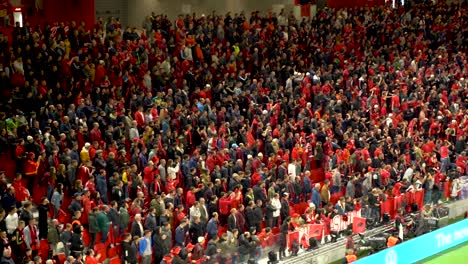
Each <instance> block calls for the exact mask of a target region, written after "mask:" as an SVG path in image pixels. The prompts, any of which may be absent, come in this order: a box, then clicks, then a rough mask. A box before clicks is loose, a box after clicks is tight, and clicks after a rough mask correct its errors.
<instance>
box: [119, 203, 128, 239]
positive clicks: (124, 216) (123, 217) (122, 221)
mask: <svg viewBox="0 0 468 264" xmlns="http://www.w3.org/2000/svg"><path fill="white" fill-rule="evenodd" d="M127 208H128V204H127V203H123V204H122V206H121V207H120V209H119V230H120V233H119V235H123V234H124V232H125V230H126V229H127V228H128V225H129V224H130V214H129V213H128V210H127Z"/></svg>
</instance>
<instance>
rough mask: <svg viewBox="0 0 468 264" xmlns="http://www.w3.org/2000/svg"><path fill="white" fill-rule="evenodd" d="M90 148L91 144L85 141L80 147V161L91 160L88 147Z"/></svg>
mask: <svg viewBox="0 0 468 264" xmlns="http://www.w3.org/2000/svg"><path fill="white" fill-rule="evenodd" d="M90 148H91V144H90V143H88V142H86V144H85V145H84V146H83V148H82V149H81V152H80V160H81V163H85V162H87V161H89V160H91V158H90V157H89V149H90Z"/></svg>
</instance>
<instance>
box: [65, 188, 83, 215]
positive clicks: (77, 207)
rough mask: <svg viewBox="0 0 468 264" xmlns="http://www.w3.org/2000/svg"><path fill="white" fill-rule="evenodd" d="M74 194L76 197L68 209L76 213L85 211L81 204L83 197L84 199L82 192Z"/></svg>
mask: <svg viewBox="0 0 468 264" xmlns="http://www.w3.org/2000/svg"><path fill="white" fill-rule="evenodd" d="M73 196H74V199H73V200H72V202H71V203H70V205H69V206H68V210H69V211H70V212H71V213H73V214H74V213H75V212H76V211H83V206H82V205H81V199H82V196H81V193H79V192H77V193H75V194H74V195H73Z"/></svg>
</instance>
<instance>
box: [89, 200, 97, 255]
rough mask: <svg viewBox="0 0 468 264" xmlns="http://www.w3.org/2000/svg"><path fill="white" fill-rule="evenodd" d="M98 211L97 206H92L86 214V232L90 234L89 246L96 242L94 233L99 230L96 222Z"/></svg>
mask: <svg viewBox="0 0 468 264" xmlns="http://www.w3.org/2000/svg"><path fill="white" fill-rule="evenodd" d="M98 213H99V208H97V207H94V208H93V211H92V212H91V213H90V214H89V216H88V221H89V226H88V232H89V234H90V235H91V243H90V244H89V247H90V248H94V244H95V243H96V235H97V233H98V232H99V226H98V223H97V219H96V217H97V214H98Z"/></svg>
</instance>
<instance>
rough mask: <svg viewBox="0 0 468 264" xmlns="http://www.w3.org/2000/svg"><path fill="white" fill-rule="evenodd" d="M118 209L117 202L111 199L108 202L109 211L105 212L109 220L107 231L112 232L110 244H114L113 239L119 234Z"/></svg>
mask: <svg viewBox="0 0 468 264" xmlns="http://www.w3.org/2000/svg"><path fill="white" fill-rule="evenodd" d="M117 209H118V204H117V202H116V201H112V202H111V203H110V207H109V211H108V213H107V217H108V218H109V221H110V230H109V232H112V238H113V240H112V241H111V246H112V247H113V246H114V240H115V238H117V236H118V235H119V220H120V218H119V211H117Z"/></svg>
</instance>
